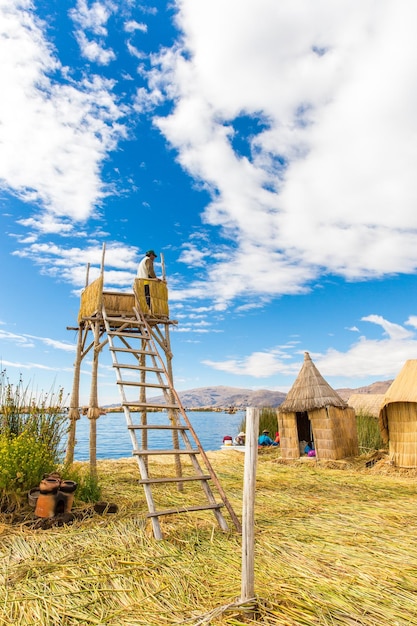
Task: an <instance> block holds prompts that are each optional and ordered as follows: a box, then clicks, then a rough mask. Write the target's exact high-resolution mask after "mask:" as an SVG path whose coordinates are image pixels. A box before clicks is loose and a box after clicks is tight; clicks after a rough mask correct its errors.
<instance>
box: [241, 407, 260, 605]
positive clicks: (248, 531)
mask: <svg viewBox="0 0 417 626" xmlns="http://www.w3.org/2000/svg"><path fill="white" fill-rule="evenodd" d="M259 412H260V411H259V409H256V408H253V407H248V408H247V409H246V452H245V467H244V475H243V504H242V586H241V598H240V599H241V601H242V602H247V601H248V600H252V599H253V598H254V596H255V575H254V571H255V488H256V465H257V462H258V429H259Z"/></svg>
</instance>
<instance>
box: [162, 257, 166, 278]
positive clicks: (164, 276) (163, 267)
mask: <svg viewBox="0 0 417 626" xmlns="http://www.w3.org/2000/svg"><path fill="white" fill-rule="evenodd" d="M161 269H162V280H166V274H165V259H164V255H163V254H162V252H161Z"/></svg>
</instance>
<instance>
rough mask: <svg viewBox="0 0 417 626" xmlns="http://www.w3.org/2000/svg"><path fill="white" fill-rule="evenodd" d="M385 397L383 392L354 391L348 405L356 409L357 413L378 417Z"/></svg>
mask: <svg viewBox="0 0 417 626" xmlns="http://www.w3.org/2000/svg"><path fill="white" fill-rule="evenodd" d="M384 398H385V394H383V393H352V395H351V396H349V400H348V405H349V406H351V407H353V408H354V409H355V413H356V415H368V416H369V417H378V416H379V410H380V408H381V406H382V403H383V401H384Z"/></svg>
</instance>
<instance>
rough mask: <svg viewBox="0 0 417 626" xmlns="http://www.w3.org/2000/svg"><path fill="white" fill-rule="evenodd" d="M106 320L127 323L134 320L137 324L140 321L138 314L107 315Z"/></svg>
mask: <svg viewBox="0 0 417 626" xmlns="http://www.w3.org/2000/svg"><path fill="white" fill-rule="evenodd" d="M105 319H106V322H108V323H109V324H111V323H112V322H124V323H125V324H128V323H129V322H134V323H135V324H137V323H138V322H139V320H138V318H137V317H136V316H133V317H113V316H109V315H107V316H106V318H105Z"/></svg>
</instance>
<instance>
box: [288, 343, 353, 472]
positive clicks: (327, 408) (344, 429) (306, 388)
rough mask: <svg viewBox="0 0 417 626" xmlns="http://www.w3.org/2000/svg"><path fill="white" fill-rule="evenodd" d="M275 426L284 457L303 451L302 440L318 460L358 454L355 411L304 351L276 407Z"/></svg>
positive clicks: (296, 454)
mask: <svg viewBox="0 0 417 626" xmlns="http://www.w3.org/2000/svg"><path fill="white" fill-rule="evenodd" d="M278 429H279V432H280V437H281V444H280V445H281V454H282V458H284V459H298V458H299V457H300V454H303V449H300V442H303V441H307V442H309V441H312V442H313V443H314V447H315V450H316V457H317V458H318V459H323V460H324V459H332V460H337V459H343V458H346V457H349V456H355V455H357V454H358V433H357V429H356V417H355V411H354V409H353V408H352V407H350V406H349V405H348V404H347V403H346V402H345V401H344V400H342V398H341V397H340V396H339V395H338V393H337V392H336V391H335V390H334V389H332V388H331V386H330V385H329V384H328V383H327V382H326V381H325V380H324V378H323V376H322V375H321V374H320V372H319V371H318V369H317V367H316V366H315V365H314V363H313V361H312V360H311V358H310V355H309V353H308V352H305V353H304V363H303V366H302V368H301V370H300V373H299V374H298V377H297V379H296V381H295V382H294V384H293V386H292V387H291V389H290V391H289V392H288V394H287V397H286V399H285V401H284V402H283V403H282V404H281V405H280V406H279V408H278ZM303 445H304V444H301V447H303Z"/></svg>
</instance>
